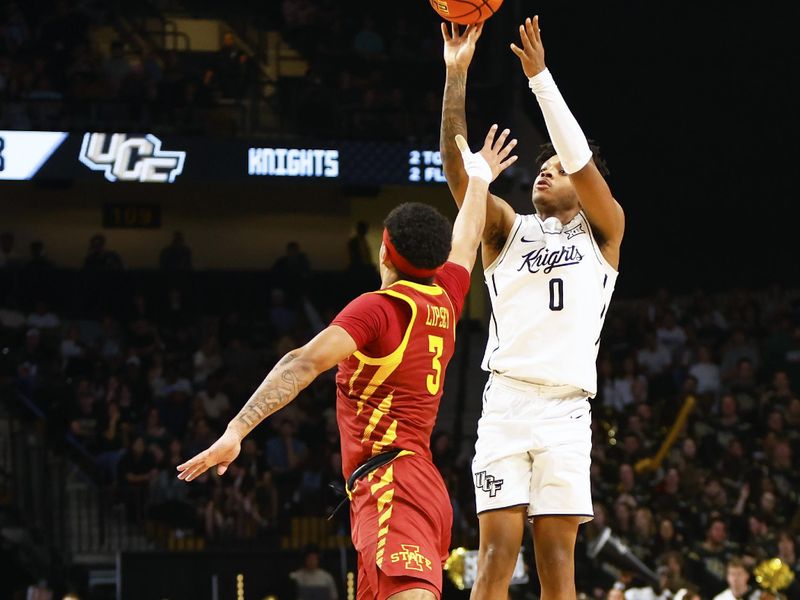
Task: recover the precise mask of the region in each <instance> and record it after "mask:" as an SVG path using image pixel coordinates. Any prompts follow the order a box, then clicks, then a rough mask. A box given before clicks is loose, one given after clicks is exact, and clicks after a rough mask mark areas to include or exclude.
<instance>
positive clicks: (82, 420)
mask: <svg viewBox="0 0 800 600" xmlns="http://www.w3.org/2000/svg"><path fill="white" fill-rule="evenodd" d="M102 418H103V416H102V414H101V413H100V410H99V408H98V406H97V403H96V401H95V398H94V396H93V395H92V393H91V392H90V391H88V390H82V391H80V392H79V393H78V398H77V406H76V407H75V409H74V411H73V413H72V417H71V419H70V431H71V432H72V435H74V436H75V438H76V439H77V440H78V443H80V444H81V446H83V447H84V448H85V449H86V450H88V451H89V452H92V453H93V452H95V451H96V450H97V443H98V437H99V434H100V423H101V420H102Z"/></svg>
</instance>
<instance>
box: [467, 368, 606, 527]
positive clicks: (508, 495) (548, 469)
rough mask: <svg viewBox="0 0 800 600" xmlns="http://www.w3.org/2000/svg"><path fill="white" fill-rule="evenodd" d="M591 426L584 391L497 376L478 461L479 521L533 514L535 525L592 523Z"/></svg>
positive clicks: (486, 398)
mask: <svg viewBox="0 0 800 600" xmlns="http://www.w3.org/2000/svg"><path fill="white" fill-rule="evenodd" d="M591 420H592V409H591V405H590V404H589V399H588V398H587V395H586V392H584V391H583V390H579V389H576V388H575V387H572V386H548V385H535V384H529V383H525V382H521V381H517V380H512V379H508V378H505V377H502V376H499V375H497V374H491V375H490V376H489V380H488V381H487V383H486V389H485V391H484V395H483V414H482V416H481V418H480V420H479V421H478V440H477V442H476V443H475V457H474V458H473V460H472V476H473V480H474V484H475V502H476V508H477V512H478V514H480V513H482V512H484V511H488V510H497V509H499V508H509V507H512V506H527V507H528V516H529V517H532V518H535V517H539V516H547V515H559V516H579V517H582V520H581V522H582V523H585V522H587V521H591V520H592V518H593V517H594V512H593V509H592V491H591V484H590V474H589V467H590V466H591V450H592V429H591Z"/></svg>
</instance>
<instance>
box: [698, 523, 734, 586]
mask: <svg viewBox="0 0 800 600" xmlns="http://www.w3.org/2000/svg"><path fill="white" fill-rule="evenodd" d="M737 550H738V548H736V546H735V545H734V544H732V543H731V542H730V541H729V540H728V528H727V525H726V523H725V521H724V520H723V519H722V518H720V517H714V518H712V519H711V522H710V523H709V525H708V527H707V529H706V538H705V540H704V541H703V542H701V543H700V544H697V545H696V546H695V548H694V553H693V555H692V558H693V559H694V560H695V561H696V564H697V574H696V581H697V583H698V585H699V586H700V590H701V592H702V593H703V594H705V595H712V594H718V593H719V592H720V591H722V590H723V589H724V587H725V581H726V565H727V564H728V562H729V561H730V560H731V559H732V558H734V556H735V555H736V554H737Z"/></svg>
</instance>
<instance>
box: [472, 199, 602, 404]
mask: <svg viewBox="0 0 800 600" xmlns="http://www.w3.org/2000/svg"><path fill="white" fill-rule="evenodd" d="M548 221H552V222H553V223H556V225H560V223H557V222H556V221H555V220H554V219H550V220H548ZM547 225H548V226H549V225H550V223H547ZM553 229H554V228H553V227H547V226H545V225H544V224H543V222H542V220H541V219H540V218H539V217H538V215H517V218H516V219H515V220H514V225H513V226H512V227H511V234H510V235H509V237H508V240H507V241H506V243H505V245H504V246H503V249H502V250H501V252H500V254H499V255H498V256H497V258H496V259H495V261H494V262H493V263H492V264H491V265H489V266H488V267H487V268H486V269H485V270H484V277H485V279H486V286H487V287H488V289H489V298H490V299H491V303H492V315H491V317H490V322H489V341H488V343H487V344H486V353H485V355H484V358H483V364H482V367H483V369H484V370H486V371H491V372H495V373H498V374H500V375H503V376H505V377H511V378H513V379H518V380H521V381H527V382H531V383H537V384H545V385H572V386H575V387H576V388H580V389H582V390H585V392H586V393H587V394H588V395H589V396H591V397H594V395H595V394H596V393H597V367H596V361H597V350H598V347H599V344H600V332H601V330H602V328H603V320H604V319H605V316H606V312H607V310H608V304H609V302H610V301H611V295H612V293H613V291H614V284H615V283H616V280H617V271H616V270H615V269H614V268H613V267H612V266H611V265H609V264H608V262H607V261H606V260H605V258H603V255H602V254H601V253H600V249H599V247H598V245H597V242H596V241H595V239H594V236H593V235H592V229H591V227H590V226H589V221H588V220H587V218H586V216H585V215H584V214H583V212H580V213H578V214H577V215H576V216H575V218H574V219H572V221H570V222H569V223H568V224H567V225H564V226H563V228H560V229H561V231H554V230H553Z"/></svg>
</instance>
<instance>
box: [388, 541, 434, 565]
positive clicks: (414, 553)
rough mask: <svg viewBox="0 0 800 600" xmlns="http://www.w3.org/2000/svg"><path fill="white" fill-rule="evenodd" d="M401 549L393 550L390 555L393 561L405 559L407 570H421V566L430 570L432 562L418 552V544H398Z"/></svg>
mask: <svg viewBox="0 0 800 600" xmlns="http://www.w3.org/2000/svg"><path fill="white" fill-rule="evenodd" d="M400 547H401V548H402V550H401V551H400V552H395V553H394V554H392V555H391V556H390V558H391V559H392V562H393V563H396V562H400V561H405V563H406V564H405V567H406V569H408V570H409V571H422V567H425V568H427V569H428V571H431V570H432V569H433V563H432V562H431V561H430V560H429V559H427V558H426V557H424V556H423V555H422V554H420V553H419V546H412V545H411V544H400Z"/></svg>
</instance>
